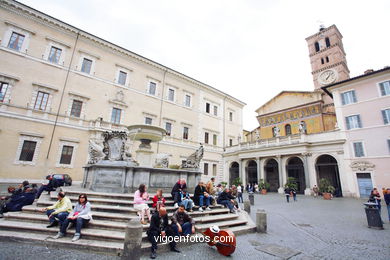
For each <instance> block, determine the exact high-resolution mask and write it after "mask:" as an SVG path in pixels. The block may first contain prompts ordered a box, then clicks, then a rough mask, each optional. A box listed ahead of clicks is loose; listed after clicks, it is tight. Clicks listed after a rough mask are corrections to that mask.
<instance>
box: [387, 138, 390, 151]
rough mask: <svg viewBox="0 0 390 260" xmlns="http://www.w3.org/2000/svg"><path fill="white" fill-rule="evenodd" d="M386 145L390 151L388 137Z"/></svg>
mask: <svg viewBox="0 0 390 260" xmlns="http://www.w3.org/2000/svg"><path fill="white" fill-rule="evenodd" d="M387 147H388V148H389V152H390V139H387Z"/></svg>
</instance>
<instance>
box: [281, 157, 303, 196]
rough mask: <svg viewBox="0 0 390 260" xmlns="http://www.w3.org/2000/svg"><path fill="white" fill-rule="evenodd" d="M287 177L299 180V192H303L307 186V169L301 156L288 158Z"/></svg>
mask: <svg viewBox="0 0 390 260" xmlns="http://www.w3.org/2000/svg"><path fill="white" fill-rule="evenodd" d="M286 171H287V177H294V178H295V179H296V181H297V185H298V190H297V193H301V194H303V193H304V192H305V188H306V181H305V170H304V167H303V162H302V160H301V159H300V158H299V157H291V158H289V159H288V160H287V165H286Z"/></svg>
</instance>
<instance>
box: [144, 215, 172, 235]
mask: <svg viewBox="0 0 390 260" xmlns="http://www.w3.org/2000/svg"><path fill="white" fill-rule="evenodd" d="M161 219H162V222H161ZM167 228H168V214H166V215H165V216H164V217H162V218H161V217H160V214H159V213H158V212H155V213H154V214H153V216H152V218H151V219H150V226H149V229H148V231H147V232H148V233H149V232H157V233H159V234H160V232H161V231H166V230H167Z"/></svg>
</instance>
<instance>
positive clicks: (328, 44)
mask: <svg viewBox="0 0 390 260" xmlns="http://www.w3.org/2000/svg"><path fill="white" fill-rule="evenodd" d="M325 44H326V47H330V40H329V38H328V37H326V38H325Z"/></svg>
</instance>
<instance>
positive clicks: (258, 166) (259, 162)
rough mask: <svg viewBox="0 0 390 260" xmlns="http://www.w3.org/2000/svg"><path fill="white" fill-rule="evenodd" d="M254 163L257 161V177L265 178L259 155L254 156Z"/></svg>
mask: <svg viewBox="0 0 390 260" xmlns="http://www.w3.org/2000/svg"><path fill="white" fill-rule="evenodd" d="M256 163H257V177H258V178H259V179H263V180H265V178H264V169H263V167H262V165H261V160H260V157H257V158H256Z"/></svg>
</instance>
